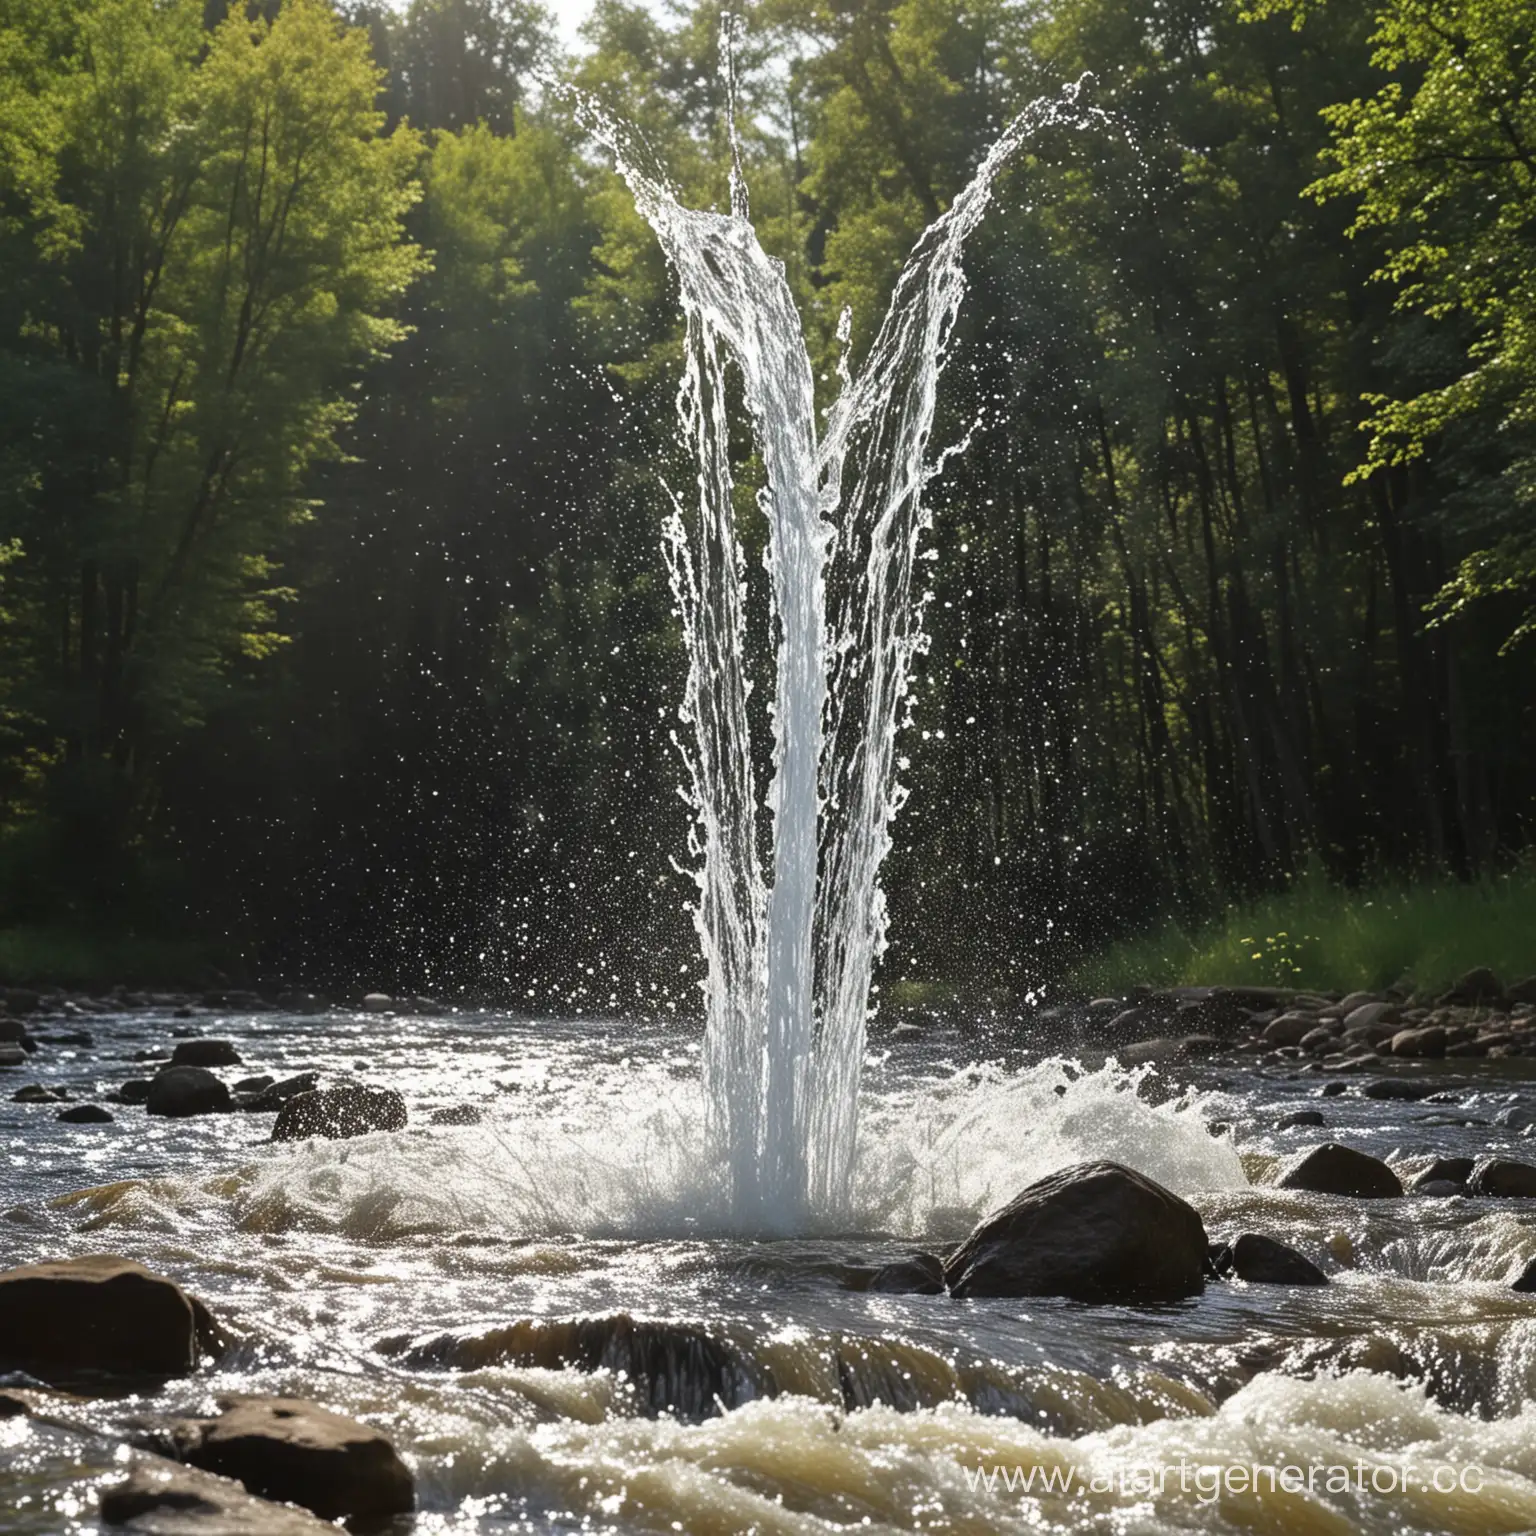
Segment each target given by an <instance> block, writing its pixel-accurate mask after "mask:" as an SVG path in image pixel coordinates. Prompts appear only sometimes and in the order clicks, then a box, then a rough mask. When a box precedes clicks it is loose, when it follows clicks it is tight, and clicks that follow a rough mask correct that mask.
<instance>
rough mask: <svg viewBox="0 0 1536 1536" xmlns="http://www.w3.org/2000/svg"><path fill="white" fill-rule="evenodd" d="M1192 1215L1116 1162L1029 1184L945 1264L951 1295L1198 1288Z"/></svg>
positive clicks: (1094, 1294) (1199, 1248) (1165, 1292)
mask: <svg viewBox="0 0 1536 1536" xmlns="http://www.w3.org/2000/svg"><path fill="white" fill-rule="evenodd" d="M1207 1246H1208V1245H1207V1242H1206V1236H1205V1227H1204V1225H1203V1224H1202V1223H1201V1220H1200V1215H1199V1212H1197V1211H1196V1210H1195V1209H1194V1207H1193V1206H1191V1205H1189V1204H1187V1203H1186V1202H1185V1201H1183V1200H1181V1199H1180V1198H1179V1197H1178V1196H1177V1195H1175V1194H1173V1193H1172V1192H1171V1191H1170V1190H1166V1189H1164V1188H1163V1187H1162V1185H1160V1184H1157V1183H1154V1182H1153V1181H1152V1180H1151V1179H1149V1178H1147V1177H1146V1176H1145V1175H1144V1174H1140V1173H1137V1172H1136V1171H1135V1170H1134V1169H1131V1168H1125V1167H1122V1166H1121V1165H1120V1164H1118V1163H1110V1162H1095V1163H1082V1164H1080V1165H1078V1166H1077V1167H1075V1168H1066V1169H1063V1170H1062V1171H1061V1172H1059V1173H1053V1174H1051V1175H1050V1176H1049V1177H1047V1178H1044V1179H1041V1180H1039V1181H1038V1182H1037V1183H1034V1184H1031V1185H1030V1186H1029V1188H1028V1189H1026V1190H1024V1191H1023V1192H1022V1193H1021V1194H1019V1195H1016V1196H1015V1197H1014V1198H1013V1199H1012V1200H1011V1201H1010V1202H1009V1203H1008V1204H1007V1205H1005V1206H1004V1207H1003V1208H1002V1209H1001V1210H1000V1211H996V1212H994V1213H993V1214H992V1215H991V1216H988V1217H987V1218H986V1219H985V1220H984V1221H982V1222H980V1223H979V1224H978V1225H977V1227H976V1228H975V1230H974V1231H973V1232H972V1233H971V1235H970V1236H969V1237H968V1238H966V1240H965V1241H964V1242H963V1243H962V1244H961V1245H960V1246H959V1248H957V1249H956V1250H955V1252H954V1253H953V1254H952V1255H951V1256H950V1258H949V1260H948V1261H947V1262H946V1264H945V1266H944V1278H945V1281H946V1282H947V1284H948V1286H949V1290H950V1292H951V1294H953V1295H955V1296H962V1297H964V1296H1069V1297H1073V1298H1076V1299H1078V1300H1082V1301H1118V1300H1132V1299H1138V1298H1140V1299H1146V1300H1171V1299H1173V1298H1176V1297H1180V1296H1191V1295H1194V1294H1196V1293H1197V1292H1198V1291H1199V1290H1200V1288H1201V1285H1202V1284H1203V1271H1204V1264H1205V1257H1206V1249H1207Z"/></svg>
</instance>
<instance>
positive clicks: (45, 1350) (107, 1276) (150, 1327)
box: [0, 1254, 225, 1380]
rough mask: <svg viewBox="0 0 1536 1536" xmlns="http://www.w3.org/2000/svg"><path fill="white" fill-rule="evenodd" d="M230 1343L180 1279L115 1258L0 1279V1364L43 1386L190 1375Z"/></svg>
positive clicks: (37, 1267)
mask: <svg viewBox="0 0 1536 1536" xmlns="http://www.w3.org/2000/svg"><path fill="white" fill-rule="evenodd" d="M224 1344H225V1340H224V1337H223V1334H222V1332H221V1331H220V1330H219V1327H218V1324H217V1323H216V1322H215V1321H214V1319H213V1317H212V1315H211V1314H210V1313H209V1312H208V1309H207V1308H206V1307H204V1306H203V1304H202V1303H201V1302H199V1301H196V1300H195V1299H194V1298H192V1297H190V1296H188V1295H187V1293H186V1292H185V1291H184V1290H182V1288H181V1287H180V1286H179V1285H177V1284H176V1282H175V1281H174V1280H168V1279H166V1278H165V1276H164V1275H157V1274H154V1273H153V1272H152V1271H150V1270H147V1269H145V1268H144V1267H143V1266H142V1265H140V1264H135V1263H133V1262H132V1261H131V1260H129V1259H122V1258H118V1257H116V1256H115V1255H112V1254H92V1255H89V1256H88V1257H85V1258H79V1259H57V1260H52V1261H49V1262H46V1263H42V1264H24V1265H22V1266H21V1267H20V1268H19V1269H8V1270H5V1271H4V1272H3V1273H0V1365H3V1366H4V1367H5V1368H8V1369H19V1370H25V1371H30V1372H31V1373H32V1374H33V1375H35V1376H41V1377H42V1378H43V1379H45V1380H53V1379H56V1378H73V1377H75V1376H76V1375H77V1374H78V1373H80V1372H109V1373H116V1374H122V1375H145V1376H184V1375H186V1374H187V1373H188V1372H189V1371H191V1370H193V1369H194V1368H195V1367H196V1365H197V1361H198V1357H199V1355H200V1354H202V1353H204V1352H207V1353H211V1354H218V1353H219V1352H221V1351H222V1349H223V1348H224Z"/></svg>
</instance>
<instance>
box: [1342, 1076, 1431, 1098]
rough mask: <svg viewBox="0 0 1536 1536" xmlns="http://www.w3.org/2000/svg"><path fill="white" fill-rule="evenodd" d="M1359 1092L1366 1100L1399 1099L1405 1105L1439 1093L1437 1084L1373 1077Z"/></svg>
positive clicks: (1406, 1079)
mask: <svg viewBox="0 0 1536 1536" xmlns="http://www.w3.org/2000/svg"><path fill="white" fill-rule="evenodd" d="M1360 1092H1361V1094H1362V1096H1363V1097H1365V1098H1367V1099H1399V1100H1401V1101H1402V1102H1403V1103H1405V1104H1417V1103H1418V1102H1419V1101H1420V1100H1421V1099H1427V1098H1428V1097H1429V1096H1430V1095H1431V1094H1433V1093H1438V1092H1440V1088H1439V1086H1438V1084H1435V1083H1426V1082H1424V1081H1423V1080H1422V1079H1419V1078H1412V1077H1373V1078H1372V1079H1371V1081H1370V1082H1368V1083H1366V1084H1365V1086H1364V1087H1363V1088H1361V1090H1360Z"/></svg>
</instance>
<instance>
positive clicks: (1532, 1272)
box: [1509, 1259, 1536, 1291]
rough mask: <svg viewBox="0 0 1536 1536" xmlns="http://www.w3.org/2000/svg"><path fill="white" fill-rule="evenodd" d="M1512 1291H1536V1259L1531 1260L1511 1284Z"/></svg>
mask: <svg viewBox="0 0 1536 1536" xmlns="http://www.w3.org/2000/svg"><path fill="white" fill-rule="evenodd" d="M1509 1288H1510V1290H1512V1291H1536V1259H1531V1260H1529V1261H1528V1262H1527V1263H1526V1265H1525V1267H1524V1268H1523V1269H1522V1270H1521V1271H1520V1273H1519V1274H1518V1275H1516V1276H1515V1278H1514V1279H1513V1280H1511V1281H1510V1283H1509Z"/></svg>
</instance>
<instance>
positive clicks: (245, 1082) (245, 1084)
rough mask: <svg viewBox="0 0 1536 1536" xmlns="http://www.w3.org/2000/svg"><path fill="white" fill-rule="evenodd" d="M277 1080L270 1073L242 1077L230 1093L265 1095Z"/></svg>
mask: <svg viewBox="0 0 1536 1536" xmlns="http://www.w3.org/2000/svg"><path fill="white" fill-rule="evenodd" d="M276 1081H277V1079H276V1078H275V1077H273V1076H272V1074H271V1073H270V1072H262V1073H260V1074H258V1075H257V1076H256V1077H242V1078H241V1079H240V1081H239V1082H238V1083H236V1084H235V1085H234V1087H233V1088H232V1089H231V1090H230V1091H231V1092H232V1093H265V1092H266V1091H267V1089H268V1088H270V1087H271V1086H272V1085H273V1084H274V1083H275V1082H276Z"/></svg>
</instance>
